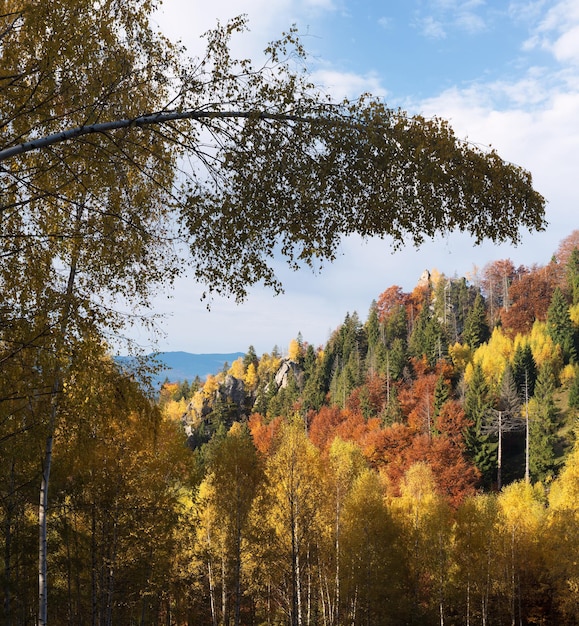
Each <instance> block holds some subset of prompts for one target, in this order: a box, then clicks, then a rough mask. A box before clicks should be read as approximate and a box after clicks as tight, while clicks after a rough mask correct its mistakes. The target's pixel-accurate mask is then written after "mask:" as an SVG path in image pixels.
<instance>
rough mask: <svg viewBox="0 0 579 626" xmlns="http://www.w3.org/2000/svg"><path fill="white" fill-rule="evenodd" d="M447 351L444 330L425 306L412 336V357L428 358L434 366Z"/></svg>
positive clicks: (410, 348) (410, 347)
mask: <svg viewBox="0 0 579 626" xmlns="http://www.w3.org/2000/svg"><path fill="white" fill-rule="evenodd" d="M446 351H447V343H446V338H445V336H444V332H443V328H442V325H441V324H440V322H439V321H438V319H437V318H436V317H434V316H433V315H432V314H431V312H430V309H429V308H428V307H427V306H423V307H422V310H421V311H420V315H419V316H418V319H417V320H416V324H415V326H414V330H413V331H412V335H411V336H410V342H409V352H410V355H411V356H414V357H417V358H419V359H420V358H422V357H423V356H425V357H426V359H427V361H428V364H429V365H430V366H433V365H435V364H436V362H437V361H438V360H439V359H441V358H442V357H443V356H444V355H445V354H446Z"/></svg>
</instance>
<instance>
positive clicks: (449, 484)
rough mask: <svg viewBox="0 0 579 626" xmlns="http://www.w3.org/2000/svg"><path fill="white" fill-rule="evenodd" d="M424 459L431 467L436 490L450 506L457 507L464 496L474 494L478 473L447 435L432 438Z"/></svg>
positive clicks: (478, 477) (478, 478)
mask: <svg viewBox="0 0 579 626" xmlns="http://www.w3.org/2000/svg"><path fill="white" fill-rule="evenodd" d="M426 460H427V462H428V464H429V465H430V467H431V468H432V472H433V474H434V478H435V480H436V486H437V488H438V492H439V493H440V494H441V495H442V496H444V497H445V498H446V499H447V500H448V502H449V503H450V504H451V505H452V506H454V507H458V506H459V505H460V503H461V502H462V501H463V500H464V498H465V497H467V496H469V495H473V494H474V492H475V489H476V486H477V484H478V482H479V480H480V474H479V472H478V470H477V469H476V467H474V466H473V465H471V464H470V463H469V462H468V461H467V460H466V458H465V457H464V455H463V454H462V452H461V450H460V449H459V448H458V447H457V446H455V445H454V444H453V443H452V442H451V440H450V439H449V438H448V437H446V436H444V435H442V436H440V437H434V438H433V439H432V441H431V442H430V447H429V450H428V455H427V459H426Z"/></svg>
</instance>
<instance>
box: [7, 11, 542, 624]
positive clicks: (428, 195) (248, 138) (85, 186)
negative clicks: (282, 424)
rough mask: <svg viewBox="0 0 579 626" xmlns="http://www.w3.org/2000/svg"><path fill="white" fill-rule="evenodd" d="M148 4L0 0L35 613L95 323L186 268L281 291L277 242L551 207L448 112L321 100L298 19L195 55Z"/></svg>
mask: <svg viewBox="0 0 579 626" xmlns="http://www.w3.org/2000/svg"><path fill="white" fill-rule="evenodd" d="M153 9H154V3H153V2H151V1H150V0H123V1H121V0H99V1H98V2H96V3H95V2H93V1H89V0H75V1H72V0H52V1H51V2H35V1H33V0H4V1H3V2H2V3H1V4H0V120H1V122H0V228H1V235H2V252H1V256H0V288H1V290H2V293H3V296H4V301H3V308H2V310H1V311H0V322H1V324H0V327H1V354H0V360H1V361H2V362H3V363H5V364H7V367H8V366H14V363H15V355H17V354H22V353H23V351H26V352H28V353H29V356H28V357H27V358H28V360H29V362H30V369H29V371H28V373H27V375H26V376H24V377H22V379H21V381H20V383H19V385H20V386H19V388H18V389H17V390H16V395H17V396H21V397H27V398H33V399H34V401H33V402H32V407H33V411H32V413H33V416H34V418H33V419H34V422H35V423H36V424H37V425H38V429H37V430H36V435H37V441H39V440H43V446H42V447H43V449H44V453H43V455H42V456H43V459H42V461H41V465H42V472H41V476H40V477H39V483H40V490H39V491H40V493H39V520H40V522H39V579H40V591H39V624H41V625H44V624H45V623H46V621H47V606H48V605H47V596H46V574H47V572H46V523H45V520H46V510H47V507H48V502H49V496H48V494H49V478H50V468H51V459H52V454H53V446H54V437H55V433H57V432H58V425H59V423H60V421H61V419H62V417H63V414H62V411H61V410H60V398H61V395H62V390H63V388H64V385H65V383H66V381H67V376H68V374H69V371H70V368H71V363H72V362H73V360H75V359H77V358H78V355H79V354H83V355H85V356H86V357H87V358H89V357H90V355H89V354H88V353H87V352H86V351H83V350H82V349H81V345H82V340H83V337H84V336H85V335H86V334H92V335H93V336H96V335H100V337H101V338H102V339H103V341H106V340H108V339H109V338H110V337H111V335H115V334H118V333H121V332H122V330H123V328H125V327H126V325H127V323H130V322H131V321H132V320H133V319H134V318H132V317H131V316H123V315H121V314H119V313H118V311H119V308H118V307H119V303H122V305H123V306H124V307H125V309H126V308H129V310H130V309H131V307H135V308H136V309H137V312H141V313H143V312H146V308H147V306H148V305H149V304H150V301H151V300H150V298H151V295H152V293H153V292H154V290H155V288H156V287H157V286H158V285H159V284H161V283H167V282H169V283H170V282H171V280H172V279H173V278H174V276H175V275H176V273H177V272H178V271H180V269H182V268H183V267H184V266H185V265H187V266H189V267H190V268H191V271H192V273H193V275H194V278H195V279H196V280H198V281H200V282H201V283H203V284H204V285H205V287H206V289H205V293H206V295H208V296H210V295H211V294H213V293H224V294H228V295H232V296H234V297H236V298H237V299H243V298H244V297H245V296H246V295H247V293H248V288H249V286H250V285H252V284H255V283H258V282H262V283H264V284H265V285H267V286H270V287H272V288H273V289H274V290H276V291H279V290H281V289H282V285H281V283H280V281H279V280H278V278H277V277H276V275H275V272H274V269H273V259H274V256H275V255H276V254H277V252H278V251H281V254H282V255H283V256H284V257H285V258H286V259H287V260H288V262H289V263H290V265H291V266H292V267H294V268H295V267H297V266H299V265H301V264H306V265H310V266H312V267H318V266H320V265H322V264H323V263H324V262H328V261H331V260H333V259H334V258H335V256H336V254H337V250H338V247H339V244H340V241H341V238H342V237H343V236H345V235H350V234H354V233H357V234H359V235H361V236H363V237H371V236H380V237H388V238H389V240H390V241H391V242H392V245H393V246H394V247H396V246H400V245H402V244H403V243H405V242H406V241H410V242H413V243H414V244H417V245H418V244H420V243H421V242H422V241H423V240H424V239H425V238H426V237H431V236H433V235H435V234H438V233H447V232H450V231H453V230H460V231H464V232H467V233H470V234H471V235H472V236H473V238H474V240H475V241H476V242H480V241H482V240H483V239H487V238H488V239H491V240H493V241H497V242H499V241H511V242H517V241H518V240H519V239H520V236H521V232H522V230H523V229H530V230H537V229H542V228H543V227H544V224H545V221H544V199H543V198H542V196H541V195H540V194H539V193H538V192H536V191H535V190H534V189H533V187H532V179H531V175H530V173H529V172H527V171H525V170H524V169H522V168H521V167H518V166H516V165H513V164H510V163H507V162H505V161H503V160H502V159H501V158H500V156H499V155H498V154H497V153H496V152H495V151H494V150H488V151H485V150H481V149H479V148H478V147H476V146H473V145H471V144H469V143H467V142H465V141H461V140H459V139H458V138H457V137H456V136H455V135H454V133H453V131H452V129H451V128H450V126H449V125H448V123H446V122H445V121H444V120H441V119H438V118H434V119H425V118H423V117H420V116H411V115H408V114H407V113H405V112H403V111H400V110H393V109H390V108H388V107H387V106H386V105H385V104H384V103H382V102H381V101H379V100H376V99H373V98H371V97H367V98H361V99H359V100H356V101H352V102H349V101H345V102H333V101H332V100H331V99H330V98H328V97H325V96H324V95H323V94H322V92H321V91H320V90H319V89H318V88H317V87H316V86H315V85H314V84H313V83H312V81H311V79H310V78H309V75H308V72H307V66H306V61H307V55H306V53H305V51H304V49H303V47H302V45H301V43H300V41H299V38H298V36H297V33H296V32H295V30H294V29H291V30H290V32H289V33H287V34H286V35H283V36H282V38H281V39H280V40H279V41H278V42H274V43H272V44H270V45H269V46H268V47H267V48H266V51H265V52H266V54H265V59H266V60H265V61H264V62H263V64H261V65H258V66H255V65H254V64H252V63H251V61H249V60H247V59H236V58H234V57H233V56H232V55H231V53H230V50H229V41H230V38H231V36H232V34H233V33H235V32H238V31H243V30H244V29H245V27H246V24H245V20H244V19H243V18H236V19H233V20H232V21H231V22H229V23H228V24H225V25H218V26H217V27H216V28H215V29H214V30H212V31H210V32H208V33H207V34H206V45H207V48H206V53H205V54H204V55H203V56H201V57H199V58H195V59H189V58H187V57H186V56H185V55H184V53H183V52H182V50H180V48H179V47H178V46H177V45H175V44H173V43H171V42H170V41H168V40H167V39H166V38H165V37H164V36H162V35H161V34H159V33H158V32H156V31H155V30H154V29H153V27H152V26H151V22H150V16H151V12H152V11H153ZM184 163H187V164H188V165H187V167H186V168H185V166H184V165H183V164H184ZM177 241H178V242H179V246H177V245H176V244H177ZM182 251H184V252H182ZM89 360H90V359H89ZM39 372H40V373H41V374H42V376H41V378H42V380H36V378H37V375H38V373H39ZM40 398H43V401H42V402H40ZM10 410H11V409H9V410H8V411H10ZM0 411H5V408H4V407H0ZM10 415H12V414H11V413H9V412H4V413H3V415H2V419H3V420H8V419H9V416H10ZM11 424H12V423H11ZM13 432H14V433H17V432H18V428H17V427H15V430H14V431H13Z"/></svg>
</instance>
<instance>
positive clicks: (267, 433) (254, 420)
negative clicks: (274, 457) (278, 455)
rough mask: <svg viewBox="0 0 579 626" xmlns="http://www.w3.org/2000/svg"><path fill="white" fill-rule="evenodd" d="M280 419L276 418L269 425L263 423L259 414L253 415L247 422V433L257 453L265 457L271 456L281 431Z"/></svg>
mask: <svg viewBox="0 0 579 626" xmlns="http://www.w3.org/2000/svg"><path fill="white" fill-rule="evenodd" d="M282 421H283V420H282V418H281V417H276V418H275V419H273V420H272V421H271V422H269V424H266V423H264V421H263V416H262V415H261V414H260V413H253V414H252V415H251V416H250V418H249V421H248V426H249V432H250V433H251V436H252V437H253V444H254V445H255V447H256V449H257V451H258V452H259V453H260V454H262V455H264V456H267V455H269V454H271V452H272V450H273V448H274V446H275V442H276V440H277V438H278V434H279V431H280V429H281V424H282Z"/></svg>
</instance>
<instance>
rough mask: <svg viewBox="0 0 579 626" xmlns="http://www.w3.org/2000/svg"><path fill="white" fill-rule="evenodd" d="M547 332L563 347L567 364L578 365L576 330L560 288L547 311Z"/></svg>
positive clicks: (554, 292) (556, 289)
mask: <svg viewBox="0 0 579 626" xmlns="http://www.w3.org/2000/svg"><path fill="white" fill-rule="evenodd" d="M547 332H548V333H549V335H550V337H551V338H552V339H553V341H554V342H555V343H556V344H559V345H560V346H561V351H562V353H563V358H564V359H565V362H566V363H576V362H577V350H576V347H575V329H574V328H573V323H572V322H571V318H570V317H569V304H568V303H567V300H566V299H565V296H564V295H563V292H562V291H561V289H560V288H559V287H556V288H555V291H553V296H552V298H551V304H550V305H549V308H548V310H547Z"/></svg>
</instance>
